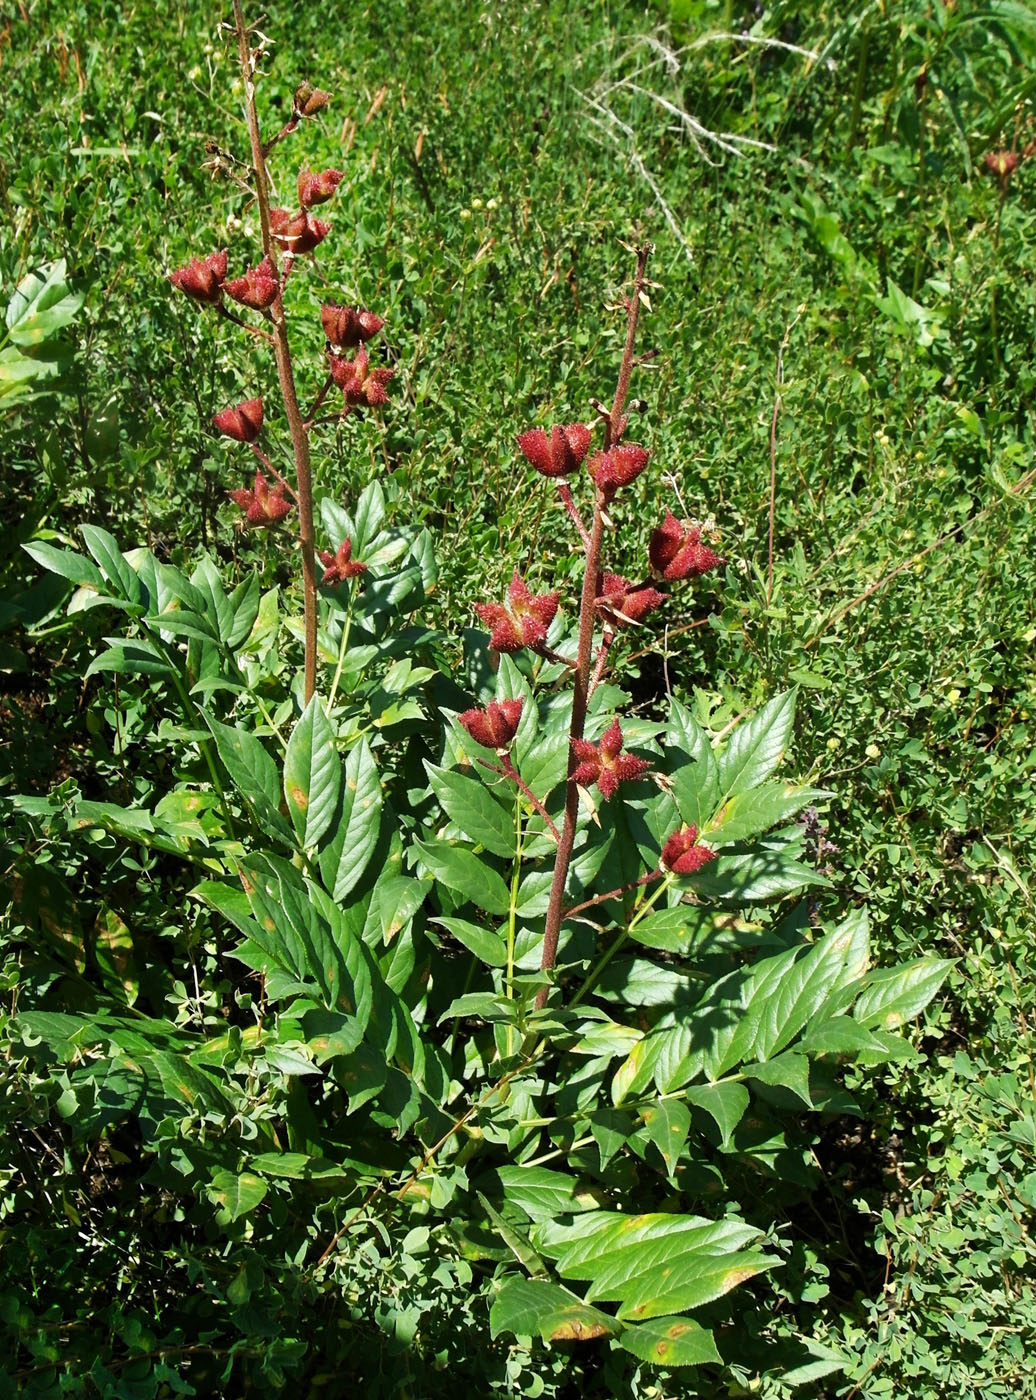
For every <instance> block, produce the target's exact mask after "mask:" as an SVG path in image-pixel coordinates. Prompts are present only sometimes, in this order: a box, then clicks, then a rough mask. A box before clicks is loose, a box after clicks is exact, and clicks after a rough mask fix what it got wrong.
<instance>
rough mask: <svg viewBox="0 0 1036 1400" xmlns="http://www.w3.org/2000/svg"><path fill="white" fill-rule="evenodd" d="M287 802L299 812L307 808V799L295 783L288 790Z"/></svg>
mask: <svg viewBox="0 0 1036 1400" xmlns="http://www.w3.org/2000/svg"><path fill="white" fill-rule="evenodd" d="M288 800H289V802H291V804H292V806H293V807H297V808H298V809H299V811H300V812H304V811H305V810H306V808H307V807H308V806H309V798H308V797H307V796H306V794H305V793H304V792H303V791H302V789H301V788H300V787H299V786H298V784H297V783H293V784H292V785H291V787H290V788H289V789H288Z"/></svg>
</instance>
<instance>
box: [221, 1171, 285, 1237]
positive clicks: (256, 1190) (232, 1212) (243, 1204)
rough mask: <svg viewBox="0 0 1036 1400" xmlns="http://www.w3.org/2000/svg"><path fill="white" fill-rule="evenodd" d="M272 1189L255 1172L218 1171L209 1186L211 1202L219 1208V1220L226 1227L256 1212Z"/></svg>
mask: <svg viewBox="0 0 1036 1400" xmlns="http://www.w3.org/2000/svg"><path fill="white" fill-rule="evenodd" d="M269 1189H270V1187H269V1184H268V1183H267V1182H265V1181H264V1180H263V1179H262V1177H261V1176H256V1175H255V1173H254V1172H241V1173H240V1174H238V1173H236V1172H229V1171H218V1172H216V1173H215V1174H214V1175H213V1177H212V1179H211V1181H210V1182H209V1186H208V1195H209V1200H210V1201H212V1203H213V1204H214V1205H216V1206H218V1207H219V1211H218V1213H217V1217H216V1218H217V1219H218V1220H219V1222H220V1224H222V1225H226V1224H228V1223H229V1222H230V1221H231V1220H237V1218H238V1217H239V1216H241V1215H248V1214H250V1212H252V1211H253V1210H255V1208H256V1206H257V1205H259V1203H260V1202H261V1201H262V1199H263V1198H264V1196H265V1195H266V1193H267V1191H269Z"/></svg>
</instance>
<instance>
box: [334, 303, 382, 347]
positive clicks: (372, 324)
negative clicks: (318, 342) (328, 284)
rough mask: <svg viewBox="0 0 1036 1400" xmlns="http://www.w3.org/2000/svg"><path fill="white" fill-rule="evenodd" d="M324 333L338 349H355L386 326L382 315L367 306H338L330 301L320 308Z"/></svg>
mask: <svg viewBox="0 0 1036 1400" xmlns="http://www.w3.org/2000/svg"><path fill="white" fill-rule="evenodd" d="M320 320H321V323H322V325H323V327H324V334H325V335H326V336H327V338H328V340H329V341H330V342H331V344H332V345H333V346H334V348H335V349H336V350H355V349H356V347H357V345H362V344H363V342H364V341H365V340H370V338H371V337H372V336H375V335H377V333H378V332H379V331H380V330H381V328H382V326H384V324H385V321H384V319H383V318H382V317H381V316H375V314H374V312H373V311H368V310H366V308H365V307H356V306H338V305H336V304H335V303H334V302H328V303H327V305H326V306H322V307H321V308H320Z"/></svg>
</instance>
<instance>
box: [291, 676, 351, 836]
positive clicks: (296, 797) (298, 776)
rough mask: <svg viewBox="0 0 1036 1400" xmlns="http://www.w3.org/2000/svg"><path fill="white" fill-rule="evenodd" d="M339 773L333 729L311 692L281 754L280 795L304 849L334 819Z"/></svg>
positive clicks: (340, 774) (340, 768)
mask: <svg viewBox="0 0 1036 1400" xmlns="http://www.w3.org/2000/svg"><path fill="white" fill-rule="evenodd" d="M341 776H342V765H341V763H340V761H339V758H338V746H337V744H336V742H335V732H334V730H333V729H332V727H331V724H330V722H329V721H328V718H327V715H326V714H325V713H324V707H323V705H322V704H321V701H320V698H319V696H316V695H314V696H313V697H312V699H311V700H310V702H309V704H308V705H307V706H306V708H305V710H304V712H303V714H302V718H301V719H300V720H299V722H298V724H296V726H295V729H294V731H293V733H292V736H291V738H290V739H289V741H288V751H287V753H286V754H285V755H284V796H285V798H286V799H287V803H288V812H289V815H290V816H291V820H292V825H293V826H294V827H295V833H296V835H297V836H298V839H299V844H300V845H301V846H302V847H303V848H304V849H307V850H308V849H309V848H310V847H312V846H314V845H316V843H317V842H318V841H319V840H320V838H321V836H323V835H324V833H325V832H326V831H327V829H328V827H329V826H330V825H331V822H332V821H333V820H334V816H335V809H336V808H337V806H338V789H339V785H340V783H341Z"/></svg>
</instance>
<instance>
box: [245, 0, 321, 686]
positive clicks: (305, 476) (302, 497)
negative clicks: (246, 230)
mask: <svg viewBox="0 0 1036 1400" xmlns="http://www.w3.org/2000/svg"><path fill="white" fill-rule="evenodd" d="M234 21H235V24H236V28H237V51H238V59H239V61H240V64H241V78H242V81H243V82H244V85H245V112H246V116H247V120H248V137H249V141H250V143H251V147H252V170H253V172H254V175H255V199H256V205H257V206H258V209H259V224H260V227H261V229H262V240H263V253H264V255H265V256H266V257H267V258H269V259H270V262H271V263H272V265H273V267H274V269H275V271H277V272H278V284H277V295H276V297H275V298H274V302H273V305H272V307H271V308H270V312H271V324H272V327H273V353H274V358H275V359H276V361H277V378H278V380H279V382H280V388H281V399H282V400H283V403H284V412H285V415H286V416H287V419H288V428H289V431H290V432H291V445H292V451H293V454H294V457H295V476H296V483H297V493H298V504H299V544H300V546H301V549H302V589H303V600H304V618H305V638H306V656H305V663H304V677H303V703H304V704H306V705H308V704H309V702H310V700H311V699H312V696H313V692H314V691H315V690H316V684H317V571H316V545H315V540H316V536H315V533H314V529H313V473H312V469H311V467H310V461H309V434H308V433H307V431H306V425H305V422H304V420H303V417H302V413H301V410H300V409H299V400H298V394H297V393H296V390H295V374H294V370H293V368H292V361H291V346H290V344H289V342H288V326H287V322H286V321H285V318H284V285H283V281H282V280H281V278H280V275H279V269H280V263H279V259H278V252H279V250H278V247H277V244H276V243H275V242H274V239H273V236H272V235H271V233H270V188H269V176H268V174H267V169H266V150H265V148H264V146H263V138H262V135H261V133H260V131H259V117H258V113H257V112H256V107H255V81H254V77H253V72H252V53H251V47H250V45H249V41H248V28H247V26H246V25H245V16H244V10H243V8H242V3H241V0H234Z"/></svg>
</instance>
